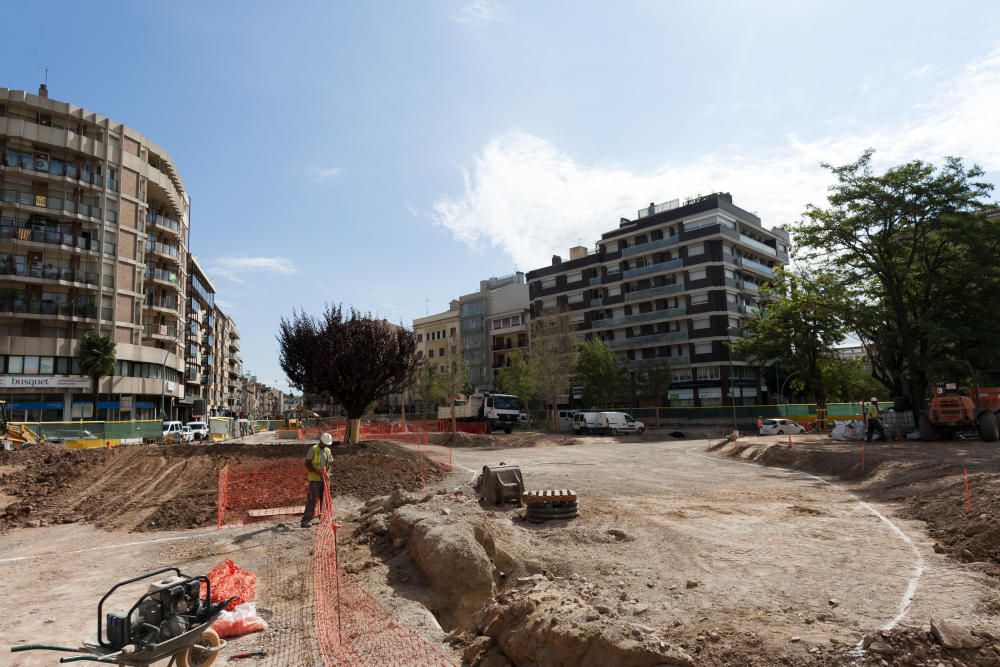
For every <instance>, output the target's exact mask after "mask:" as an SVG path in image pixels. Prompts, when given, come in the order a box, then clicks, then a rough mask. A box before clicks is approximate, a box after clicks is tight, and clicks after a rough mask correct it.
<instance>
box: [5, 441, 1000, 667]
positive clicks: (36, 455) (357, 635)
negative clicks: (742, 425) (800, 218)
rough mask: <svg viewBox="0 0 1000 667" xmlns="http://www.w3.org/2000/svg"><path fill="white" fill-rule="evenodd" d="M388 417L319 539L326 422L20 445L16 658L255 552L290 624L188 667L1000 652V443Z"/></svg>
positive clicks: (9, 477)
mask: <svg viewBox="0 0 1000 667" xmlns="http://www.w3.org/2000/svg"><path fill="white" fill-rule="evenodd" d="M318 428H323V427H322V425H321V426H319V427H318ZM372 430H373V432H372V433H369V434H365V433H364V432H362V435H363V439H362V442H361V443H360V444H357V445H349V446H345V445H341V444H334V445H333V446H332V448H331V451H332V465H331V467H330V473H329V478H328V485H327V488H328V492H329V497H330V500H331V502H330V503H326V504H325V509H322V511H321V512H320V519H319V522H318V525H313V526H312V527H310V528H308V529H302V528H300V527H299V518H300V516H301V513H302V506H303V505H304V503H305V499H306V491H305V488H304V484H305V475H304V470H303V467H302V459H303V458H304V456H305V453H306V451H307V449H308V448H309V447H310V445H312V444H313V443H314V442H315V437H314V436H318V434H319V430H317V429H313V430H312V431H310V432H309V433H308V434H307V436H306V437H305V439H304V440H287V439H279V438H278V435H279V434H278V432H275V431H266V432H262V433H256V434H254V435H252V436H247V437H244V438H241V439H239V440H238V441H230V442H224V443H219V444H213V445H190V444H159V445H134V446H130V445H122V446H118V447H108V448H96V449H82V450H72V449H66V448H65V447H63V446H59V445H36V446H27V447H23V448H21V449H19V450H16V451H5V452H2V453H0V530H2V533H0V572H2V575H3V576H2V577H0V593H2V598H3V600H4V601H5V603H6V606H7V608H8V610H9V613H8V622H7V623H5V624H4V625H3V627H2V628H0V646H3V647H4V651H5V653H6V652H7V651H9V650H10V648H11V647H19V646H25V645H39V644H40V645H47V646H50V647H51V646H61V647H64V648H67V649H70V648H74V647H80V648H78V650H81V649H82V647H84V646H86V644H84V643H83V642H88V641H89V642H91V643H92V644H91V645H92V646H93V645H96V644H97V643H96V642H95V640H96V639H98V637H97V633H99V632H101V629H100V626H97V625H96V624H95V621H96V619H95V616H97V611H98V603H99V601H100V602H104V600H102V595H104V594H105V592H107V591H109V589H111V588H112V586H114V585H115V584H117V583H119V582H120V581H122V580H128V579H131V578H133V577H137V576H140V575H142V574H144V573H148V572H156V571H158V570H161V569H163V568H178V570H179V571H181V572H182V573H183V575H184V576H191V577H199V576H203V575H206V574H207V573H210V571H218V568H219V567H220V566H221V565H223V564H225V563H226V562H227V561H231V562H232V563H231V565H230V566H229V567H232V568H236V569H237V571H239V572H242V573H249V575H250V587H249V592H248V591H247V590H242V589H241V590H242V592H241V593H240V595H241V596H242V597H243V598H244V599H243V600H242V601H243V602H246V601H247V600H252V601H253V602H254V605H255V613H256V619H255V620H259V621H263V622H264V623H263V625H266V627H265V629H263V630H262V631H257V632H252V633H250V634H245V635H243V636H231V637H229V638H228V639H224V640H218V638H217V637H216V639H215V646H214V648H213V646H211V645H209V646H208V647H207V648H205V649H204V650H199V649H198V648H192V649H189V650H188V651H187V652H186V653H185V654H184V655H177V656H173V657H172V658H171V660H172V661H173V659H174V658H177V661H176V664H180V665H186V664H192V665H194V664H198V665H207V664H212V663H213V662H214V663H215V664H234V665H236V664H239V665H260V666H264V665H273V666H298V665H302V666H312V665H482V666H487V667H501V666H505V665H517V666H529V665H566V666H570V665H589V666H597V665H629V666H646V665H648V666H653V665H677V666H682V665H760V666H763V665H887V664H891V665H1000V630H998V628H1000V518H998V510H1000V450H998V449H997V447H996V445H995V444H989V443H984V442H980V441H976V440H951V441H939V442H919V441H902V442H885V443H881V442H876V443H868V444H867V445H866V444H865V443H864V442H863V441H861V442H858V441H851V442H841V441H835V440H833V439H831V438H830V437H829V435H826V434H819V433H816V434H802V435H780V436H740V437H734V436H733V435H727V436H723V434H720V433H714V434H709V433H697V434H696V433H693V432H687V433H681V432H678V431H674V430H672V429H670V427H669V426H668V425H664V427H663V428H660V429H653V430H650V431H647V432H646V433H644V434H642V435H626V436H615V437H609V436H590V437H583V436H580V437H575V436H571V435H565V434H552V433H549V434H544V433H537V432H515V433H513V434H510V435H507V434H496V435H485V434H465V433H456V434H451V433H427V432H423V433H421V432H413V431H404V432H393V429H392V428H388V429H386V432H385V433H382V434H378V433H376V432H374V431H377V429H372ZM484 467H486V470H484ZM508 491H509V493H508ZM540 495H541V496H545V495H547V496H548V497H547V498H541V499H540V498H539V497H538V496H540ZM541 500H544V501H545V503H544V504H539V503H540V501H541ZM533 512H534V514H533ZM546 512H547V513H548V514H546ZM160 576H162V575H160ZM211 578H212V577H209V579H211ZM178 581H180V580H179V579H178ZM147 583H148V582H141V583H139V584H138V586H139V588H138V589H133V590H134V591H137V592H135V593H125V594H124V598H123V599H121V600H115V598H114V597H113V596H112V597H111V598H110V599H109V600H108V601H107V602H106V603H105V604H104V607H103V609H102V611H103V612H104V613H107V612H108V611H110V609H111V606H109V605H113V607H114V609H119V608H124V609H129V607H130V606H131V605H132V604H133V603H134V602H135V600H136V598H137V596H138V595H140V594H142V593H145V590H146V589H145V585H146V584H147ZM213 583H218V580H214V579H213ZM244 583H246V582H245V581H244ZM124 590H125V589H122V591H124ZM150 590H152V589H150ZM196 590H197V587H196V588H195V591H196ZM195 597H197V593H196V592H195ZM147 600H148V599H147ZM140 608H141V607H140ZM110 622H111V619H110V617H108V620H107V621H106V625H105V628H104V630H105V634H107V635H108V637H109V638H110V636H111V635H110V633H111V627H110ZM214 627H217V626H214ZM185 636H186V635H185ZM203 643H204V642H203ZM133 648H134V647H133ZM97 653H99V651H95V655H96V654H97ZM127 653H128V652H127V651H126V654H125V655H122V654H121V653H120V652H118V653H115V652H114V651H112V650H111V649H108V650H106V651H105V652H104V655H107V656H109V657H106V658H105V659H104V662H110V663H112V664H148V663H145V662H141V661H140V660H138V658H139V657H141V656H138V657H137V656H132V658H133V659H134V660H135V661H133V662H129V656H128V654H127ZM181 653H184V652H183V651H182V652H181ZM111 654H114V655H111ZM68 655H69V654H68V653H61V654H60V653H53V652H50V651H45V650H30V651H18V652H15V653H6V657H5V658H4V659H3V660H2V662H3V664H9V665H17V666H24V667H27V666H31V665H49V664H55V663H56V662H57V661H58V659H59V658H60V657H61V656H68ZM74 655H80V654H74ZM170 655H173V654H170ZM91 659H97V658H93V657H92V658H91Z"/></svg>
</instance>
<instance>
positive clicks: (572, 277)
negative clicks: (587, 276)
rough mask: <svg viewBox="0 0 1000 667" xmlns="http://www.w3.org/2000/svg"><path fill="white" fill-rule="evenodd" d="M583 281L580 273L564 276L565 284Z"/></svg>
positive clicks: (575, 272)
mask: <svg viewBox="0 0 1000 667" xmlns="http://www.w3.org/2000/svg"><path fill="white" fill-rule="evenodd" d="M581 280H583V273H581V272H580V271H574V272H573V273H567V274H566V282H568V283H575V282H579V281H581Z"/></svg>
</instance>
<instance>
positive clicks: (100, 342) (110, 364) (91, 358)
mask: <svg viewBox="0 0 1000 667" xmlns="http://www.w3.org/2000/svg"><path fill="white" fill-rule="evenodd" d="M116 348H117V346H116V344H115V341H114V340H112V339H111V338H110V337H108V336H103V335H101V334H99V333H97V332H95V331H90V332H88V333H87V335H86V336H84V337H83V342H82V343H80V349H79V351H78V352H77V358H78V359H79V361H80V371H81V372H82V373H83V374H84V375H87V376H89V377H90V387H91V393H92V395H93V405H94V419H97V394H98V392H97V389H98V385H99V383H100V381H101V378H102V377H104V376H105V375H111V374H113V373H114V372H115V361H116V360H117V358H116Z"/></svg>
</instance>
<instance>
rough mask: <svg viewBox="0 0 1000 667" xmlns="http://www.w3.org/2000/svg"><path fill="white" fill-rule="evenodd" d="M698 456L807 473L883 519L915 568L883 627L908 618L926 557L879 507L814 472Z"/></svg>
mask: <svg viewBox="0 0 1000 667" xmlns="http://www.w3.org/2000/svg"><path fill="white" fill-rule="evenodd" d="M696 449H700V447H692V448H691V449H688V450H687V451H686V452H685V453H686V454H693V453H694V450H696ZM696 456H700V457H701V458H703V459H708V460H710V461H724V462H725V463H734V464H736V465H745V464H747V463H752V464H754V465H757V466H759V467H761V468H769V469H772V470H782V471H784V472H786V473H788V474H791V475H805V476H806V477H811V478H812V479H815V480H817V481H820V482H823V483H824V484H827V485H829V486H832V487H834V488H835V489H837V490H839V491H841V492H842V493H844V494H846V495H847V496H848V497H849V498H850V499H851V500H853V501H854V502H856V503H857V504H859V505H861V507H863V508H864V509H865V511H867V512H868V513H869V514H871V515H872V516H874V517H875V518H877V519H878V520H879V521H881V522H882V523H884V524H885V525H886V526H888V527H889V530H891V531H892V532H893V533H894V534H895V535H896V537H898V538H899V539H900V540H902V541H903V542H904V543H906V544H907V545H908V546H909V547H910V551H912V552H913V569H912V570H911V572H910V578H909V579H908V580H907V584H906V592H905V593H903V598H902V599H901V600H900V601H899V611H898V612H896V615H895V616H894V617H893V618H892V620H890V621H889V622H888V623H886V624H885V625H883V626H882V629H883V630H886V631H888V630H892V629H893V628H895V627H896V626H897V625H898V624H899V623H900V622H901V621H902V620H903V619H904V618H906V615H907V614H909V613H910V606H911V605H912V604H913V598H914V597H916V595H917V588H918V586H919V583H920V577H921V576H923V574H924V569H925V566H924V557H923V555H922V554H921V553H920V550H919V549H917V545H916V544H914V543H913V540H911V539H910V536H909V535H907V534H906V533H904V532H903V530H902V529H901V528H900V527H899V526H897V525H896V524H895V523H893V522H892V520H891V519H889V518H888V517H887V516H885V515H884V514H882V513H881V512H879V511H878V510H877V509H875V508H874V507H872V506H871V505H869V504H868V503H866V502H865V501H863V500H861V499H860V498H858V497H857V496H855V495H854V494H853V493H851V492H850V491H848V490H846V489H844V488H843V487H842V486H840V485H838V484H834V483H833V482H831V481H830V480H827V479H823V478H822V477H817V476H816V475H813V474H811V473H808V472H803V471H801V470H792V469H791V468H782V467H780V466H765V465H764V464H762V463H757V462H756V461H730V460H728V459H723V458H718V457H714V456H705V455H704V454H696ZM859 646H860V644H859Z"/></svg>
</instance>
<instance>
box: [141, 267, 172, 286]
mask: <svg viewBox="0 0 1000 667" xmlns="http://www.w3.org/2000/svg"><path fill="white" fill-rule="evenodd" d="M144 275H145V276H146V278H148V279H150V280H153V281H155V282H158V283H166V284H168V285H173V286H175V287H176V286H177V272H176V271H166V270H164V269H151V268H148V267H147V268H146V273H145V274H144Z"/></svg>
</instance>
